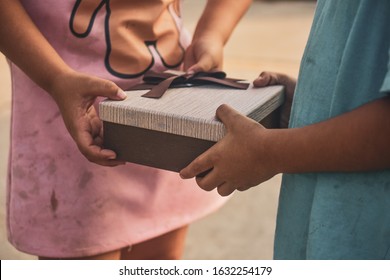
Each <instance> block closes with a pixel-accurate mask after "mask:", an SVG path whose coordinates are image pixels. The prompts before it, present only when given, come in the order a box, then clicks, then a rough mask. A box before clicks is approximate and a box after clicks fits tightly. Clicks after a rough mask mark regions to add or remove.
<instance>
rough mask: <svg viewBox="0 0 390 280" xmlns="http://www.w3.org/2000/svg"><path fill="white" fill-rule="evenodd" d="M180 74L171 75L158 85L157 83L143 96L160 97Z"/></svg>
mask: <svg viewBox="0 0 390 280" xmlns="http://www.w3.org/2000/svg"><path fill="white" fill-rule="evenodd" d="M177 78H178V76H173V77H170V78H168V79H166V80H164V81H162V82H161V83H159V84H158V85H155V86H154V87H153V88H152V89H151V90H150V91H148V92H147V93H145V94H144V95H142V97H148V98H156V99H158V98H160V97H161V96H163V95H164V93H165V91H166V90H167V89H168V88H169V87H170V86H171V84H172V83H173V81H174V80H176V79H177Z"/></svg>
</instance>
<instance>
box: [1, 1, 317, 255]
mask: <svg viewBox="0 0 390 280" xmlns="http://www.w3.org/2000/svg"><path fill="white" fill-rule="evenodd" d="M205 3H206V0H184V1H183V17H184V24H185V25H186V26H187V28H188V29H189V30H190V31H193V30H194V28H195V24H196V21H197V19H198V18H199V16H200V14H201V12H202V9H203V7H204V5H205ZM314 9H315V1H310V0H307V1H304V0H301V1H295V0H285V1H273V0H268V1H254V2H253V5H252V6H251V8H250V9H249V11H248V13H247V14H246V15H245V17H244V18H243V19H242V21H241V22H240V24H239V26H238V27H237V28H236V29H235V31H234V33H233V35H232V37H231V38H230V40H229V42H228V44H227V46H226V48H225V61H224V68H225V69H224V70H225V71H226V72H227V73H228V75H229V76H231V77H236V78H245V79H248V80H250V81H252V80H254V79H255V78H256V77H257V76H258V74H259V73H260V72H261V71H264V70H271V71H278V72H283V73H287V74H289V75H292V76H295V77H296V76H297V75H298V70H299V62H300V59H301V56H302V53H303V50H304V47H305V43H306V40H307V37H308V34H309V30H310V25H311V21H312V18H313V13H314ZM10 102H11V86H10V75H9V69H8V65H7V63H6V60H5V58H4V56H3V55H2V54H0V135H1V136H0V259H2V260H7V259H14V260H16V259H35V257H34V256H30V255H26V254H23V253H21V252H18V251H16V250H15V249H14V248H13V247H12V246H11V245H10V244H9V243H8V241H7V233H6V202H5V201H6V174H7V156H8V147H9V127H10V125H9V122H10ZM280 181H281V176H280V175H278V176H275V177H274V178H272V179H271V180H269V181H268V182H265V183H263V184H261V185H259V186H257V187H255V188H252V189H250V190H248V191H246V192H242V193H241V192H235V193H234V194H233V195H232V196H231V199H230V200H229V201H228V203H227V204H225V206H223V208H221V209H220V210H218V211H217V212H215V213H213V214H211V215H209V216H207V217H206V218H204V219H202V220H199V221H197V222H195V223H193V224H192V225H191V227H190V231H189V235H188V238H187V242H186V248H185V255H184V259H192V260H197V259H202V260H216V259H227V260H228V259H233V260H234V259H272V249H273V237H274V230H275V219H276V210H277V203H278V195H279V187H280Z"/></svg>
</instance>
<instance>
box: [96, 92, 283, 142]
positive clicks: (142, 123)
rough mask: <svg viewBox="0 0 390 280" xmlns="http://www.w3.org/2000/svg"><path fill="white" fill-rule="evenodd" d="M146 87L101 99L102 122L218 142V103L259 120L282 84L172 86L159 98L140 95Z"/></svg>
mask: <svg viewBox="0 0 390 280" xmlns="http://www.w3.org/2000/svg"><path fill="white" fill-rule="evenodd" d="M146 92H148V90H136V91H126V94H127V99H125V100H123V101H112V100H104V101H102V102H100V104H99V115H100V118H101V119H102V120H103V121H106V122H112V123H117V124H122V125H128V126H134V127H139V128H145V129H151V130H155V131H161V132H166V133H172V134H176V135H182V136H187V137H193V138H199V139H204V140H209V141H215V142H216V141H218V140H220V139H221V138H222V137H223V136H224V135H225V133H226V132H225V128H224V125H223V124H222V123H221V122H220V121H219V120H217V118H216V117H215V112H216V110H217V108H218V107H219V106H220V105H221V104H228V105H230V106H231V107H233V108H234V109H235V110H237V111H238V112H240V113H241V114H244V115H246V116H248V117H250V118H252V119H254V120H256V121H258V122H260V121H261V120H262V119H263V118H265V117H266V116H267V115H269V114H270V113H271V112H272V111H274V110H275V109H276V108H278V107H279V106H280V105H281V104H282V102H283V99H284V98H283V87H282V86H269V87H265V88H254V87H253V86H250V87H249V88H248V89H247V90H240V89H230V88H225V87H221V86H214V85H207V86H197V87H189V88H188V87H187V88H171V89H168V90H167V91H166V93H165V94H164V95H163V96H162V97H161V98H160V99H151V98H145V97H141V95H143V94H145V93H146Z"/></svg>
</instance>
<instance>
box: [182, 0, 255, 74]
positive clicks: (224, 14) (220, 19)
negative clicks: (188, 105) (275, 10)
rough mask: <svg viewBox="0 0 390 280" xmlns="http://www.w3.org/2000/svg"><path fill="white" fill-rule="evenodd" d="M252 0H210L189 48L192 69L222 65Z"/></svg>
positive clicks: (188, 63)
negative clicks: (235, 31)
mask: <svg viewBox="0 0 390 280" xmlns="http://www.w3.org/2000/svg"><path fill="white" fill-rule="evenodd" d="M251 3H252V0H209V1H207V4H206V7H205V9H204V11H203V14H202V16H201V17H200V19H199V21H198V24H197V26H196V29H195V33H194V36H193V40H192V44H191V45H190V47H189V48H188V50H187V53H186V59H185V61H184V68H185V69H186V70H187V71H188V72H199V71H209V70H213V69H221V68H222V56H223V47H224V45H225V44H226V42H227V41H228V39H229V37H230V35H231V34H232V32H233V30H234V28H235V26H236V25H237V23H238V22H239V20H240V19H241V17H242V16H243V15H244V14H245V12H246V11H247V10H248V8H249V6H250V4H251Z"/></svg>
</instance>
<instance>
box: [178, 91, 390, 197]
mask: <svg viewBox="0 0 390 280" xmlns="http://www.w3.org/2000/svg"><path fill="white" fill-rule="evenodd" d="M217 116H218V117H219V118H220V119H221V121H222V122H224V124H225V125H226V127H227V131H228V133H227V135H226V136H225V137H224V138H223V139H222V140H221V141H220V142H218V143H217V144H216V145H214V146H213V147H212V148H210V149H209V150H208V151H206V152H205V153H204V154H202V155H200V156H199V157H198V158H197V159H195V160H194V161H193V162H192V163H191V164H190V165H189V166H188V167H186V168H184V169H183V170H182V171H181V172H180V175H181V176H182V177H183V178H191V177H194V176H196V175H197V174H200V173H201V172H203V171H206V170H208V169H210V168H213V170H212V171H211V172H210V173H209V174H208V175H207V176H206V177H204V178H197V183H198V185H199V186H200V187H201V188H202V189H205V190H212V189H214V188H218V192H219V193H220V194H221V195H229V194H230V193H232V192H233V191H234V190H235V189H238V190H246V189H248V188H250V187H253V186H256V185H258V184H260V183H262V182H264V181H266V180H268V179H270V178H271V177H273V176H274V175H276V174H279V173H306V172H361V171H373V170H384V169H389V168H390V145H389V140H390V97H385V98H381V99H378V100H376V101H373V102H370V103H368V104H365V105H363V106H361V107H359V108H357V109H355V110H353V111H351V112H348V113H345V114H342V115H340V116H338V117H335V118H332V119H329V120H326V121H323V122H320V123H317V124H313V125H310V126H306V127H302V128H293V129H265V128H264V127H262V126H261V125H260V124H258V123H256V122H254V121H253V120H250V119H248V118H247V117H245V116H242V115H240V114H238V113H237V112H236V111H234V110H233V109H231V108H230V107H228V106H221V107H220V108H219V109H218V111H217Z"/></svg>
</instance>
